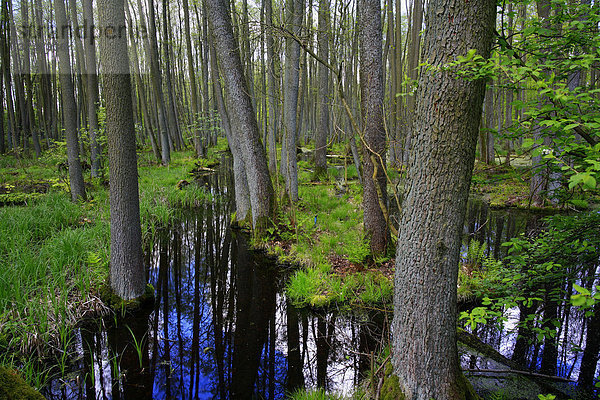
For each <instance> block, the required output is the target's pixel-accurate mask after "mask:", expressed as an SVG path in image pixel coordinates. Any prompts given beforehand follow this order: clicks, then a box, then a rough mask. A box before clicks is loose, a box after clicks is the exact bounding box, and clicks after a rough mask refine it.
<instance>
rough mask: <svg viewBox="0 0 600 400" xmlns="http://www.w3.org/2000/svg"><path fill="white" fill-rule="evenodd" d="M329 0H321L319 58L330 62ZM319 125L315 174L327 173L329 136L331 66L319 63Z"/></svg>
mask: <svg viewBox="0 0 600 400" xmlns="http://www.w3.org/2000/svg"><path fill="white" fill-rule="evenodd" d="M329 12H330V10H329V0H319V31H318V33H317V46H318V49H317V51H318V54H319V58H320V59H321V60H323V61H325V62H329V30H330V28H329ZM318 70H319V100H318V102H317V104H318V107H319V125H318V126H317V136H316V139H315V176H317V177H318V176H321V175H326V174H327V137H328V136H329V68H327V67H326V66H325V65H323V64H321V63H319V67H318Z"/></svg>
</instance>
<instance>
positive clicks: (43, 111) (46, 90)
mask: <svg viewBox="0 0 600 400" xmlns="http://www.w3.org/2000/svg"><path fill="white" fill-rule="evenodd" d="M34 12H35V28H36V29H37V30H38V32H39V31H40V30H41V29H42V28H43V22H42V0H35V7H34ZM35 48H36V56H37V73H38V76H39V79H40V82H39V92H40V96H39V99H38V111H39V114H38V115H39V123H40V124H43V127H44V135H45V137H46V144H47V145H48V146H49V145H50V137H54V133H53V132H52V118H53V117H52V112H53V108H54V106H53V101H52V98H51V96H52V82H51V80H50V73H49V70H48V62H47V60H46V51H45V48H44V41H43V37H42V35H35Z"/></svg>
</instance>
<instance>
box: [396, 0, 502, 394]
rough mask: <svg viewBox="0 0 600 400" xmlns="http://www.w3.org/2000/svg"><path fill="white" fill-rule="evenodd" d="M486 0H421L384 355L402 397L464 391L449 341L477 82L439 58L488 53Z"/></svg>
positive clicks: (478, 100) (480, 93) (479, 96)
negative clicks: (418, 61)
mask: <svg viewBox="0 0 600 400" xmlns="http://www.w3.org/2000/svg"><path fill="white" fill-rule="evenodd" d="M495 10H496V3H495V2H494V1H491V0H472V1H469V2H464V1H461V0H433V1H431V2H430V3H429V7H428V11H427V18H426V31H425V40H424V45H423V60H425V61H427V63H428V64H430V65H431V66H432V68H426V69H423V70H422V72H421V76H420V78H419V86H418V90H417V94H416V108H415V115H414V124H413V126H412V130H411V133H410V134H411V141H412V144H413V147H412V153H411V154H410V156H409V164H408V176H407V184H406V188H407V192H406V197H405V199H404V202H403V205H402V215H401V221H400V226H399V236H398V249H397V258H396V277H395V297H394V306H395V307H394V327H393V335H394V336H393V351H394V356H393V364H394V369H395V373H396V374H397V375H398V378H399V383H400V386H401V388H402V391H403V393H404V394H405V395H406V398H407V399H419V400H421V399H423V400H428V399H431V398H435V399H436V400H444V399H461V398H469V397H470V393H471V391H469V390H468V384H467V382H466V381H465V379H464V377H463V376H462V374H461V372H460V368H459V361H458V354H457V346H456V314H457V309H456V283H457V278H458V260H459V251H460V240H461V233H462V226H463V221H464V215H465V211H466V204H467V197H468V193H469V184H470V179H471V173H472V169H473V163H474V160H475V146H476V143H477V134H478V130H479V123H480V119H481V106H482V102H483V98H484V91H485V82H483V81H481V80H478V81H472V80H465V79H459V78H457V77H456V76H455V75H453V74H452V73H451V72H448V71H442V70H440V67H442V66H443V65H445V64H446V63H448V62H450V61H454V60H455V59H456V56H458V55H465V54H466V53H467V52H468V51H469V50H470V49H476V50H477V53H478V54H481V55H483V56H484V57H487V56H489V52H490V47H491V43H492V31H493V27H494V22H495Z"/></svg>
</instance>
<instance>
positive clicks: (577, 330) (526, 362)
mask: <svg viewBox="0 0 600 400" xmlns="http://www.w3.org/2000/svg"><path fill="white" fill-rule="evenodd" d="M546 216H547V214H545V215H544V214H540V213H531V212H527V211H519V210H492V209H490V208H489V207H488V206H487V205H486V203H484V202H481V201H476V200H475V201H471V202H470V203H469V209H468V212H467V222H466V224H465V231H464V233H465V236H464V240H463V255H464V254H465V253H466V251H467V248H468V246H469V243H470V241H471V240H472V239H475V240H477V241H478V242H480V243H484V244H485V245H486V251H485V254H486V256H493V257H494V258H495V259H498V260H501V259H503V258H504V257H505V256H506V255H507V252H508V248H507V247H505V246H502V243H504V242H506V241H508V240H509V239H511V238H513V237H515V236H517V235H519V234H524V235H526V236H529V237H535V236H536V235H537V234H538V233H539V232H540V230H541V229H543V228H544V226H545V222H544V218H545V217H546ZM593 258H595V261H594V260H592V261H591V262H589V260H588V261H587V264H585V265H584V266H581V265H564V266H563V267H565V268H566V271H580V272H577V273H576V278H575V279H576V282H577V283H578V284H580V285H584V283H582V282H584V281H588V282H592V283H594V282H596V283H595V284H598V281H597V277H598V276H600V253H598V255H597V256H595V257H593ZM538 279H539V278H538ZM590 279H591V280H590ZM542 282H543V280H542ZM572 284H573V282H572V280H570V279H568V278H567V274H565V277H564V278H563V280H562V281H559V282H556V281H552V283H551V286H550V287H549V288H548V291H549V292H553V293H559V296H558V300H548V299H547V298H545V297H544V298H543V299H542V301H538V302H534V303H532V305H530V306H525V305H524V303H519V306H515V307H505V308H504V309H503V310H502V316H503V320H497V319H494V318H492V319H491V320H489V323H488V324H487V325H484V326H479V327H478V328H477V329H476V330H475V331H474V332H473V333H475V334H476V335H477V336H478V337H479V338H480V339H481V340H482V341H484V342H485V343H487V344H489V345H491V346H492V347H493V348H494V349H496V350H497V351H498V352H500V353H501V354H502V355H503V356H505V357H507V358H508V359H510V360H511V361H513V362H514V364H511V365H510V367H509V366H507V365H501V366H500V365H499V364H498V363H497V362H494V361H492V360H490V359H489V358H486V357H478V356H474V355H473V354H472V353H469V352H467V353H466V354H463V355H462V359H461V361H462V366H463V369H465V370H467V369H469V370H472V371H478V370H490V369H491V370H498V369H519V370H524V369H529V370H531V371H536V372H541V373H544V374H548V375H552V376H558V377H562V378H564V379H563V380H554V381H555V382H562V383H561V384H560V385H562V386H560V388H559V390H560V391H561V392H562V393H565V394H567V395H568V396H569V397H573V396H588V395H589V393H590V392H589V391H588V392H585V391H584V392H579V393H578V392H576V391H575V389H576V384H577V383H578V378H579V377H580V374H583V373H584V372H585V373H586V374H587V375H588V376H590V378H593V377H596V374H595V371H597V370H598V350H595V355H594V356H593V357H595V358H592V357H590V358H588V361H587V362H586V361H584V362H583V363H582V359H583V358H584V355H585V354H586V346H587V345H588V344H590V343H591V342H595V341H597V338H598V336H599V335H600V325H599V322H600V319H599V318H597V317H593V316H591V317H590V316H589V315H585V312H584V311H582V309H581V308H578V307H573V306H572V305H571V303H570V296H571V294H576V293H577V292H576V291H575V290H574V289H573V286H572ZM586 286H587V285H586ZM536 290H537V288H536ZM523 296H525V297H529V296H531V297H533V296H540V294H539V292H536V293H535V294H528V293H524V294H523ZM552 298H553V297H549V299H552ZM479 305H480V304H479ZM594 310H595V311H596V312H598V311H600V308H598V307H596V308H594ZM526 320H527V321H529V322H528V323H527V324H524V321H526ZM552 321H554V322H552ZM549 326H551V327H552V328H556V336H555V337H554V338H551V337H549V336H548V335H545V338H544V336H541V337H538V334H539V333H540V332H542V331H543V330H544V329H546V328H547V327H549ZM592 346H594V348H595V345H592ZM588 353H589V352H588ZM592 354H594V350H592V351H591V353H589V354H588V356H590V355H592ZM590 360H592V361H590ZM473 375H478V376H482V375H483V376H493V375H494V374H493V373H492V374H479V373H477V372H475V373H474V374H473ZM496 376H498V375H496ZM501 376H505V377H506V376H508V375H506V374H501ZM556 385H558V384H556ZM556 387H558V386H555V388H556ZM579 389H581V387H580V388H579Z"/></svg>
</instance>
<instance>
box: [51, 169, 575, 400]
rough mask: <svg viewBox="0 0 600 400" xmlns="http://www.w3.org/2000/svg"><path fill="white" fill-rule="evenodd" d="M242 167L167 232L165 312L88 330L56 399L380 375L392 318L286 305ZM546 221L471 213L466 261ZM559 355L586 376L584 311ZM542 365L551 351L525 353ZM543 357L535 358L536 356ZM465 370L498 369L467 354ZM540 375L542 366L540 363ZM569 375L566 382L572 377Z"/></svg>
mask: <svg viewBox="0 0 600 400" xmlns="http://www.w3.org/2000/svg"><path fill="white" fill-rule="evenodd" d="M231 179H232V178H231V167H230V165H229V163H228V162H227V160H226V159H224V160H222V164H221V167H220V168H219V170H218V172H217V173H214V174H206V175H203V176H200V177H198V183H199V184H201V185H204V186H205V187H206V188H207V189H208V190H210V192H211V193H212V194H213V195H214V201H213V202H211V203H209V204H207V205H205V206H203V207H201V208H196V209H193V210H186V211H183V212H181V215H179V216H178V217H177V218H176V222H174V223H173V224H172V225H171V226H170V227H169V228H168V229H162V230H160V231H158V232H157V233H156V234H155V235H154V237H153V239H152V243H151V244H149V245H148V251H147V254H146V258H147V267H148V276H149V281H150V283H152V285H154V287H155V288H156V296H157V298H156V302H155V304H154V306H152V307H151V308H148V309H146V310H143V311H142V312H140V313H138V314H136V315H135V316H128V317H126V318H124V319H122V318H112V317H109V318H105V319H103V320H100V321H97V322H93V323H87V324H85V325H84V326H82V327H80V328H79V329H78V330H77V331H76V334H75V338H74V340H73V341H72V344H73V345H72V349H71V356H70V358H69V360H68V362H67V364H68V365H67V370H69V371H72V372H70V373H68V374H67V375H66V376H65V377H63V378H61V379H56V380H54V381H53V382H52V384H51V386H50V388H49V389H48V390H47V392H46V393H44V395H45V396H47V398H49V399H89V400H91V399H150V398H154V399H227V398H231V399H236V398H264V399H280V398H284V397H285V396H286V394H287V393H289V392H290V391H293V390H294V389H296V388H299V387H309V388H314V387H322V388H325V389H326V390H327V391H329V392H336V393H339V394H351V393H352V392H353V391H354V389H355V388H356V386H357V385H358V384H359V382H360V381H361V379H362V378H363V377H364V374H365V372H367V371H369V369H370V368H371V355H372V354H377V352H378V351H379V350H380V347H381V343H382V342H384V341H385V340H384V339H382V338H387V337H388V336H389V331H388V329H387V328H386V327H387V326H388V322H389V319H390V318H391V315H389V314H388V315H386V314H383V313H382V312H378V311H369V310H362V311H357V312H354V313H343V314H342V313H338V312H335V311H330V312H328V313H324V314H315V313H308V312H306V311H302V310H297V309H295V308H294V307H293V306H291V305H290V304H289V303H288V301H287V299H286V296H285V293H284V289H285V283H286V280H287V279H288V277H289V274H290V272H291V271H290V268H289V267H287V266H282V265H278V264H277V263H276V262H275V261H274V260H273V259H271V258H269V257H267V256H266V255H265V254H263V253H261V252H256V251H251V250H249V244H248V240H249V239H248V237H247V235H246V234H244V233H243V232H240V231H238V230H235V229H231V228H230V224H229V216H230V215H231V212H232V210H233V209H232V204H231V198H232V197H233V196H229V194H228V188H229V187H231V186H229V182H231ZM542 217H543V216H542V215H539V214H532V213H528V212H525V211H516V210H492V209H490V208H489V207H488V206H487V205H486V204H485V203H483V202H481V201H477V200H473V201H471V202H470V203H469V209H468V211H467V218H466V222H465V229H464V233H465V236H464V247H463V250H464V253H466V249H467V247H468V245H469V243H470V240H471V239H476V240H478V241H479V242H481V243H485V244H486V248H487V250H486V254H487V255H491V256H493V257H495V258H496V259H502V258H503V257H504V256H505V255H506V251H507V250H506V247H503V246H501V244H502V243H504V242H506V241H507V240H509V239H511V238H513V237H515V236H516V235H518V234H521V233H529V232H534V231H536V230H538V229H539V228H540V227H541V224H542ZM506 313H507V314H508V315H509V317H510V318H509V319H508V322H506V323H505V324H504V325H503V326H502V329H498V328H497V327H496V326H495V325H494V324H490V326H489V327H485V328H482V329H480V330H479V331H478V332H477V334H478V335H479V336H480V337H481V338H482V339H483V340H484V341H485V342H487V343H489V344H491V345H492V346H494V347H495V348H496V349H497V350H498V351H500V353H502V354H504V355H505V356H507V357H509V358H510V357H512V356H513V353H514V351H515V341H516V329H515V324H516V323H515V321H518V319H519V310H518V308H517V309H516V310H514V309H510V310H506ZM565 318H567V320H566V321H568V323H567V325H568V329H566V330H564V331H562V333H561V335H563V338H564V340H562V339H561V343H565V345H561V347H560V348H559V353H560V354H559V355H560V357H559V360H558V362H559V363H560V365H559V366H560V368H565V370H564V371H563V370H561V369H560V368H559V372H560V373H561V374H562V375H563V376H569V377H571V378H572V377H576V374H577V370H578V368H579V367H578V365H579V363H580V362H581V361H580V360H581V355H580V353H576V352H573V351H572V350H573V347H572V346H570V345H569V346H570V347H568V346H567V345H566V343H569V344H572V343H578V344H579V345H580V346H583V345H584V344H583V343H582V340H581V338H582V337H583V336H584V332H585V326H584V325H583V323H582V316H581V315H578V314H577V312H576V311H575V310H573V312H571V313H569V315H568V316H566V317H565ZM525 351H526V353H527V354H525V355H524V357H525V358H526V359H527V360H528V363H530V364H535V363H536V362H537V359H536V358H535V357H537V356H538V355H539V351H540V348H539V346H538V347H537V350H536V348H535V346H534V345H530V346H529V347H527V348H526V350H525ZM536 351H537V354H538V355H536V353H535V352H536ZM462 361H463V368H467V369H473V368H482V369H485V368H487V367H489V365H487V364H486V361H485V360H483V359H477V357H473V356H472V355H464V356H463V359H462ZM533 366H534V367H535V365H533ZM565 371H566V372H565Z"/></svg>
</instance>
